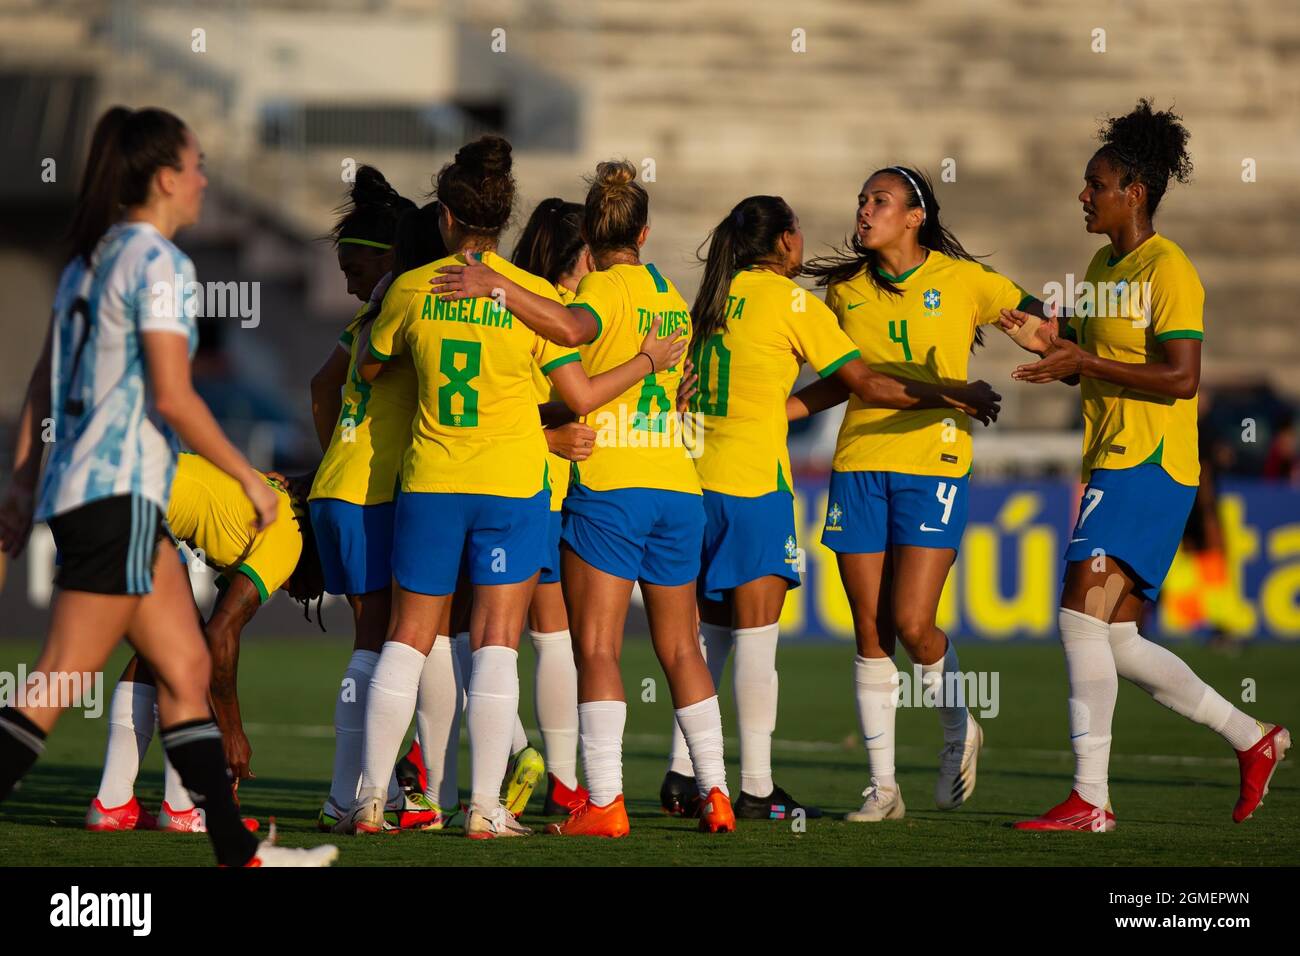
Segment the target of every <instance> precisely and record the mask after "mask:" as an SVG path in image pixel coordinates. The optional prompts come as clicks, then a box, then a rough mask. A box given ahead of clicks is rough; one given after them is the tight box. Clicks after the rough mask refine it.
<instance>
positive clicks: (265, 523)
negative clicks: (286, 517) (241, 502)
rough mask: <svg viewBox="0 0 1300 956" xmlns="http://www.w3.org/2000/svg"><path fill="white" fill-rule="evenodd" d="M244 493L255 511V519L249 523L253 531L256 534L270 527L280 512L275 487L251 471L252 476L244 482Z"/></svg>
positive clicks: (278, 497) (278, 498)
mask: <svg viewBox="0 0 1300 956" xmlns="http://www.w3.org/2000/svg"><path fill="white" fill-rule="evenodd" d="M244 494H245V495H246V496H247V497H248V500H249V501H250V502H251V503H252V505H253V510H254V511H255V512H257V520H255V521H254V522H252V524H251V527H252V530H253V532H254V533H255V534H256V533H257V532H259V531H265V530H266V529H267V528H269V527H271V525H272V524H273V523H274V522H275V519H276V516H277V515H279V513H280V496H279V495H277V494H276V493H275V489H274V488H272V487H271V486H270V485H268V484H267V483H266V482H265V481H263V480H262V476H261V475H259V474H258V473H257V472H253V477H252V478H250V479H249V480H247V481H246V482H245V483H244Z"/></svg>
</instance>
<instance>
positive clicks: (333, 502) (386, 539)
mask: <svg viewBox="0 0 1300 956" xmlns="http://www.w3.org/2000/svg"><path fill="white" fill-rule="evenodd" d="M307 507H308V509H309V510H310V512H311V527H312V531H313V533H314V534H315V535H316V550H317V551H319V552H320V568H321V572H322V573H323V574H324V577H325V590H326V591H328V592H329V593H330V594H369V593H370V592H371V591H380V590H383V589H385V588H387V587H389V586H390V585H391V584H392V582H393V565H392V554H393V515H394V514H395V513H396V508H397V505H396V504H395V503H394V502H392V501H385V502H383V503H381V504H377V505H358V504H353V503H352V502H350V501H340V500H339V499H338V498H315V499H313V500H312V501H309V502H308V503H307Z"/></svg>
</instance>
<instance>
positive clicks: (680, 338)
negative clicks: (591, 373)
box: [543, 300, 686, 415]
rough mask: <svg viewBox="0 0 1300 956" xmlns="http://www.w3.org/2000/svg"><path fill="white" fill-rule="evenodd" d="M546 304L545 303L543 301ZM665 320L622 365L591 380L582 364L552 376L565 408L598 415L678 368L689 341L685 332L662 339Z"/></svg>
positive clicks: (656, 319)
mask: <svg viewBox="0 0 1300 956" xmlns="http://www.w3.org/2000/svg"><path fill="white" fill-rule="evenodd" d="M543 301H544V300H543ZM660 324H661V317H660V316H655V317H654V319H653V320H651V322H650V331H649V332H648V333H646V337H645V338H644V339H643V340H642V341H641V351H639V352H637V353H636V355H634V356H632V357H631V358H630V359H628V360H627V361H626V362H624V363H623V364H622V365H619V366H618V367H616V368H612V369H610V370H609V371H608V372H601V373H600V374H599V375H597V376H595V377H593V378H588V377H587V373H586V372H585V371H584V370H583V368H582V363H581V362H566V363H565V364H564V365H560V366H558V367H557V368H555V369H554V370H553V371H552V372H551V384H552V385H554V386H555V390H556V391H557V392H559V393H560V398H561V399H563V400H564V404H565V405H568V406H569V408H571V409H572V410H573V412H574V413H575V414H577V415H586V414H588V413H590V412H594V411H595V410H596V409H598V408H600V406H602V405H604V404H605V403H607V402H610V401H613V400H614V399H615V398H617V397H618V396H620V395H622V394H623V393H624V392H626V391H627V390H628V389H629V388H631V387H632V386H634V385H636V383H637V382H640V381H642V380H643V379H644V378H645V377H646V376H647V375H652V374H654V373H655V372H662V371H663V370H664V369H666V368H670V367H672V366H673V365H676V364H677V362H678V361H680V360H681V357H682V355H683V354H684V353H685V352H686V338H685V336H684V335H683V334H682V330H681V329H675V330H674V331H673V333H672V334H671V335H668V336H665V337H664V338H662V339H661V338H659V327H660Z"/></svg>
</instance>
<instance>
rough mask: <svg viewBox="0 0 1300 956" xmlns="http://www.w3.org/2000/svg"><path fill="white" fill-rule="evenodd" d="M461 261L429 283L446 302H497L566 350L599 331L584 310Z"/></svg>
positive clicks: (470, 258)
mask: <svg viewBox="0 0 1300 956" xmlns="http://www.w3.org/2000/svg"><path fill="white" fill-rule="evenodd" d="M465 258H466V262H467V264H466V265H463V266H443V267H442V268H441V269H439V270H438V274H437V276H435V277H434V278H432V279H430V280H429V288H430V291H431V292H433V294H434V295H438V296H443V297H445V298H448V299H473V298H483V299H497V300H498V301H500V302H502V303H503V304H504V305H505V307H506V308H507V309H509V310H510V313H511V314H512V315H513V316H514V317H515V318H517V319H518V320H519V321H520V322H522V323H524V325H526V326H528V327H529V328H530V329H532V330H533V331H534V332H536V333H537V334H538V335H540V336H541V337H542V338H544V339H547V340H549V341H551V342H554V343H556V344H557V345H565V346H568V347H569V348H577V347H578V346H579V345H586V344H587V343H588V342H590V341H591V340H592V339H594V338H595V337H596V335H597V333H598V332H599V331H600V329H599V328H598V327H597V326H596V319H595V317H594V316H592V315H591V314H590V313H589V312H588V311H587V310H586V309H570V308H566V307H565V306H563V305H561V304H560V303H559V302H556V301H555V300H553V299H548V298H546V297H545V296H542V295H538V294H537V293H536V292H530V291H529V290H527V289H525V288H524V287H523V286H521V285H519V284H518V283H515V282H512V281H511V280H510V279H508V278H506V277H505V276H503V275H502V274H501V273H499V272H497V271H496V270H495V269H492V268H490V267H489V266H485V265H484V264H483V261H482V260H481V259H475V258H474V257H473V255H472V254H467V255H466V257H465Z"/></svg>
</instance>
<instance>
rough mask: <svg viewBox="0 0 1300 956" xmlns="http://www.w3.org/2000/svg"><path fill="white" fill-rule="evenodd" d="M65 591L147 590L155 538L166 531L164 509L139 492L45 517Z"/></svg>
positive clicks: (162, 537) (56, 578)
mask: <svg viewBox="0 0 1300 956" xmlns="http://www.w3.org/2000/svg"><path fill="white" fill-rule="evenodd" d="M49 526H50V532H51V533H52V534H53V535H54V545H55V547H56V548H58V555H57V557H56V558H55V561H56V563H57V564H58V568H59V569H58V572H57V573H56V574H55V576H54V583H55V584H56V585H58V586H59V587H60V588H62V589H63V590H65V591H90V592H91V593H93V594H148V593H149V592H150V591H152V590H153V565H154V559H155V558H156V557H157V555H158V542H159V541H163V540H165V539H168V538H169V537H170V535H169V533H168V531H167V522H166V520H165V519H164V517H163V513H162V509H161V508H159V507H158V505H157V504H155V503H154V502H153V501H150V500H149V499H148V498H145V497H144V496H143V495H118V496H116V497H113V498H100V499H99V500H97V501H92V502H90V503H89V504H84V505H82V506H81V507H79V508H74V509H73V510H71V511H66V512H64V513H63V514H61V515H55V516H54V517H53V518H51V519H50V520H49Z"/></svg>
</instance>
